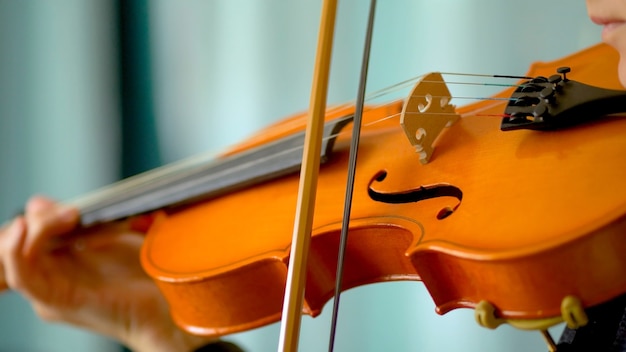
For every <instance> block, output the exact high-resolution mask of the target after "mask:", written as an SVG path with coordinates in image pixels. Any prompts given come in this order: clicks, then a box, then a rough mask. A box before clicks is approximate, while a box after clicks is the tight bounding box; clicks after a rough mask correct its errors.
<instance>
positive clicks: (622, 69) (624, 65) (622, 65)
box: [618, 52, 626, 88]
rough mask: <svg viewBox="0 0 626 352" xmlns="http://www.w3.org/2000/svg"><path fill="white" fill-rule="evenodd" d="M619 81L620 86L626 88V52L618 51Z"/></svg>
mask: <svg viewBox="0 0 626 352" xmlns="http://www.w3.org/2000/svg"><path fill="white" fill-rule="evenodd" d="M618 71H619V81H620V83H622V86H623V87H624V88H626V53H624V52H620V55H619V67H618Z"/></svg>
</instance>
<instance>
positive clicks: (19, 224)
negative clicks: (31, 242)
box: [2, 217, 26, 290]
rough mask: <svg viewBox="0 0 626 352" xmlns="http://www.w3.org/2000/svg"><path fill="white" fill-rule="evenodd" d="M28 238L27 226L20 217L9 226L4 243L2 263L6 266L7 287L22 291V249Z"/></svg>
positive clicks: (5, 279)
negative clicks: (26, 237)
mask: <svg viewBox="0 0 626 352" xmlns="http://www.w3.org/2000/svg"><path fill="white" fill-rule="evenodd" d="M25 236H26V224H25V223H24V219H23V218H22V217H18V218H16V219H15V220H13V222H12V223H11V225H10V226H9V228H8V229H7V232H6V234H5V236H3V241H2V249H3V253H2V263H3V266H4V281H5V286H7V287H9V288H11V289H14V290H21V289H22V288H23V286H24V285H23V283H24V281H25V280H24V277H23V270H22V265H21V262H22V247H23V243H24V238H25Z"/></svg>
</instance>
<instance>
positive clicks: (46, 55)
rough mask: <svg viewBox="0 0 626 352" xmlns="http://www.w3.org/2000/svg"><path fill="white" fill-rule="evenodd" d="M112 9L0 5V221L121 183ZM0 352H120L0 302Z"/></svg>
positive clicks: (70, 3)
mask: <svg viewBox="0 0 626 352" xmlns="http://www.w3.org/2000/svg"><path fill="white" fill-rule="evenodd" d="M114 5H115V3H114V2H113V1H81V0H57V1H29V0H27V1H17V0H15V1H11V0H0V52H1V55H0V140H1V141H2V147H1V148H0V165H2V166H0V195H1V197H0V218H1V219H2V220H1V221H4V220H5V219H8V218H9V217H11V216H13V215H14V214H15V213H16V212H17V211H18V210H19V209H20V208H21V207H22V205H23V204H24V201H25V200H26V199H27V198H28V197H29V196H30V195H31V194H33V193H42V194H47V195H49V196H52V197H55V198H58V199H67V198H70V197H73V196H75V195H78V194H81V193H83V192H86V191H88V190H91V189H93V188H95V187H98V186H101V185H104V184H107V183H110V182H112V181H114V180H116V179H117V178H118V177H119V155H120V123H119V120H120V111H119V104H118V100H119V93H118V72H117V67H118V62H117V61H118V60H117V49H116V48H117V38H116V35H117V34H116V33H117V28H116V27H117V23H116V21H117V20H116V18H117V14H116V9H115V6H114ZM0 312H1V314H0V351H28V352H30V351H68V350H72V351H102V352H104V351H118V350H119V347H118V346H117V344H114V343H112V342H110V341H108V340H106V339H104V338H102V337H100V336H94V335H92V334H89V333H86V332H83V331H80V330H76V329H73V328H68V327H65V326H62V325H56V324H45V323H42V322H41V321H40V320H39V319H38V318H37V317H36V316H35V315H34V313H33V312H32V310H31V308H30V307H29V306H28V305H27V304H26V302H25V301H23V300H22V299H21V298H20V297H19V296H17V295H14V294H12V293H4V294H3V295H2V296H0Z"/></svg>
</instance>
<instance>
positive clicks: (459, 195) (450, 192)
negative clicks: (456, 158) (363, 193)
mask: <svg viewBox="0 0 626 352" xmlns="http://www.w3.org/2000/svg"><path fill="white" fill-rule="evenodd" d="M386 177H387V172H386V171H380V172H379V173H378V174H376V176H374V177H373V178H372V180H371V181H370V183H369V184H368V186H367V188H368V189H367V191H368V194H369V196H370V198H372V200H374V201H377V202H383V203H389V204H403V203H416V202H420V201H422V200H426V199H432V198H438V197H454V198H456V199H458V200H459V202H458V203H457V204H456V205H455V206H453V207H444V208H442V209H440V210H439V212H438V213H437V219H439V220H443V219H445V218H447V217H448V216H450V215H452V213H454V212H455V211H456V209H457V208H458V207H459V205H461V200H462V199H463V192H462V191H461V189H460V188H458V187H456V186H453V185H450V184H446V183H439V184H434V185H427V186H420V187H419V188H416V189H409V190H406V191H400V192H389V193H385V192H379V191H376V190H375V189H373V188H372V184H373V183H374V182H382V181H383V180H385V178H386Z"/></svg>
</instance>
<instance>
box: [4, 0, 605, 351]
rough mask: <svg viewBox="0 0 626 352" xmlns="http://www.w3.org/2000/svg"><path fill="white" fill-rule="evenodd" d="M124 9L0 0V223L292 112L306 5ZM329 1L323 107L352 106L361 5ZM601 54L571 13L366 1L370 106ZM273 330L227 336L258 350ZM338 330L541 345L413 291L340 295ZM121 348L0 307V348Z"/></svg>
mask: <svg viewBox="0 0 626 352" xmlns="http://www.w3.org/2000/svg"><path fill="white" fill-rule="evenodd" d="M122 2H123V1H122ZM126 3H127V4H126V6H128V7H127V8H126V9H125V10H124V9H121V7H120V4H119V2H118V1H113V0H108V1H107V0H101V1H83V0H54V1H36V0H21V1H19V0H0V53H1V55H0V140H1V141H2V147H0V165H1V166H0V217H1V218H2V219H8V218H9V217H10V216H12V214H14V213H15V212H16V211H18V210H19V209H20V207H21V206H22V205H23V203H24V201H25V200H26V199H27V198H28V197H29V195H31V194H33V193H42V194H46V195H49V196H52V197H55V198H58V199H71V198H72V197H75V196H77V195H80V194H83V193H85V192H88V191H89V190H92V189H94V188H97V187H99V186H102V185H106V184H108V183H110V182H113V181H115V180H117V179H118V178H120V177H121V176H122V175H129V174H132V173H135V172H138V171H141V170H142V169H145V168H149V167H152V166H156V165H158V164H162V163H169V162H173V161H176V160H179V159H181V158H184V157H187V156H191V155H194V154H197V153H200V152H218V151H219V150H220V149H222V148H224V147H226V146H228V145H230V144H233V143H235V142H237V141H239V140H241V139H243V138H245V137H246V136H248V135H249V134H251V133H253V132H254V131H255V130H258V129H259V128H261V127H263V126H265V125H267V124H269V123H271V122H274V121H277V120H278V119H280V118H283V117H285V116H287V115H290V114H292V113H295V112H299V111H304V110H306V109H307V105H308V100H309V91H310V86H311V78H312V71H313V61H314V55H315V46H316V40H317V30H318V24H319V17H320V3H321V1H304V0H301V1H287V0H283V1H279V0H265V1H258V0H212V1H191V0H179V1H166V0H156V1H127V2H126ZM339 3H340V4H339V9H338V17H337V26H336V39H335V45H334V51H333V61H332V72H331V80H330V91H329V96H328V99H329V102H330V103H340V102H345V101H349V100H353V99H354V97H355V95H356V89H357V82H358V73H359V70H360V63H361V58H360V57H361V53H362V47H363V37H364V32H365V20H366V17H367V11H368V9H367V5H368V3H369V2H368V1H363V0H343V1H339ZM121 13H123V14H125V15H126V16H130V17H128V18H127V19H126V20H124V19H123V17H122V16H120V14H121ZM129 25H130V26H131V27H132V28H129V27H128V26H129ZM133 26H134V27H133ZM120 38H122V39H120ZM599 40H600V29H599V28H596V26H594V25H593V24H592V23H591V22H590V21H589V20H588V19H587V16H586V9H585V6H584V1H582V0H576V1H572V0H552V1H541V0H527V1H515V2H514V1H500V0H440V1H420V0H412V1H408V0H387V1H379V4H378V9H377V14H376V24H375V30H374V38H373V46H372V56H371V63H370V75H369V81H368V91H374V90H377V89H380V88H383V87H387V86H389V85H391V84H394V83H396V82H399V81H402V80H405V79H407V78H410V77H415V76H417V75H419V74H422V73H425V72H429V71H447V72H470V73H498V74H515V75H517V74H523V73H524V72H525V71H526V70H527V68H528V66H529V64H530V63H531V62H534V61H544V60H551V59H555V58H558V57H561V56H563V55H566V54H568V53H572V52H575V51H577V50H580V49H581V48H584V47H586V46H589V45H592V44H594V43H596V42H598V41H599ZM129 55H130V56H129ZM126 70H130V72H128V71H126ZM489 93H490V91H480V93H476V92H474V91H470V90H464V89H459V88H454V89H453V94H456V95H465V94H489ZM456 103H457V104H464V103H465V102H462V101H460V102H456ZM486 172H487V171H486ZM511 290H515V287H511ZM330 307H331V305H330V304H329V305H327V308H330ZM329 313H330V309H326V310H325V311H324V313H323V314H322V315H321V316H320V317H318V318H315V319H312V318H310V317H304V319H303V327H302V337H301V350H302V351H304V352H312V351H323V350H325V349H326V344H327V340H328V330H329V321H330V314H329ZM561 328H562V327H557V328H555V329H553V333H554V334H555V335H558V334H559V333H560V330H561ZM278 331H279V327H278V324H274V325H271V326H268V327H264V328H260V329H257V330H254V331H250V332H245V333H241V334H236V335H233V336H229V337H228V339H230V340H232V341H235V342H237V343H239V344H240V345H241V346H243V347H244V348H246V349H247V350H249V351H251V352H257V351H273V350H276V346H277V340H278ZM337 331H338V337H337V341H336V342H337V347H336V350H337V351H429V352H430V351H459V350H462V351H481V352H484V351H503V350H505V351H513V352H517V351H519V352H526V351H545V350H546V347H545V344H544V343H543V341H542V339H541V337H540V335H539V334H538V333H536V332H525V331H518V330H515V329H513V328H510V327H508V326H503V327H500V328H498V329H496V330H495V331H491V330H486V329H483V328H480V327H478V326H477V325H476V323H475V322H474V318H473V312H472V311H470V310H467V309H465V310H457V311H453V312H451V313H448V314H446V315H444V316H439V315H437V314H436V313H435V312H434V305H433V302H432V299H431V298H430V297H429V295H428V293H427V291H426V290H425V288H424V287H423V285H422V284H420V283H415V282H404V283H390V284H376V285H370V286H367V287H361V288H357V289H353V290H349V291H347V292H346V293H345V294H344V295H343V296H342V306H341V309H340V319H339V326H338V330H337ZM119 350H120V346H118V345H117V344H116V343H114V342H113V341H110V340H108V339H106V338H103V337H100V336H96V335H93V334H90V333H88V332H84V331H81V330H76V329H74V328H69V327H66V326H63V325H59V324H54V323H43V322H41V321H39V319H38V318H37V317H36V316H35V315H34V314H33V312H32V310H31V309H30V307H29V306H28V304H27V303H26V302H25V301H24V300H23V299H21V298H20V297H19V296H17V295H15V294H13V293H5V294H3V295H2V296H0V351H27V352H28V351H103V352H104V351H119Z"/></svg>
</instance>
